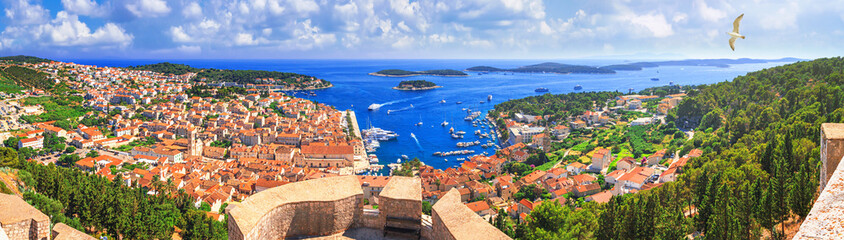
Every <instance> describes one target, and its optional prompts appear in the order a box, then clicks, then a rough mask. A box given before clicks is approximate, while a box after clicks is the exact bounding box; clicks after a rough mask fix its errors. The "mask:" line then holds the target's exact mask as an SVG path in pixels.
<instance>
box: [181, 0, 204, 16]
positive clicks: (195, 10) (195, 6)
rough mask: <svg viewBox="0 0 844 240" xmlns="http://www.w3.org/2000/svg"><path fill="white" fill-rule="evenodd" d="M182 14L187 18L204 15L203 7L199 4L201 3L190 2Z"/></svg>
mask: <svg viewBox="0 0 844 240" xmlns="http://www.w3.org/2000/svg"><path fill="white" fill-rule="evenodd" d="M182 15H184V16H185V18H199V17H202V7H200V6H199V3H196V2H190V3H188V4H187V6H185V8H184V9H182Z"/></svg>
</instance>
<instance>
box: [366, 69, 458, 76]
mask: <svg viewBox="0 0 844 240" xmlns="http://www.w3.org/2000/svg"><path fill="white" fill-rule="evenodd" d="M369 75H373V76H380V77H410V76H419V75H431V76H443V77H462V76H467V75H469V74H466V73H464V72H462V71H457V70H452V69H438V70H426V71H407V70H401V69H386V70H381V71H377V72H374V73H369Z"/></svg>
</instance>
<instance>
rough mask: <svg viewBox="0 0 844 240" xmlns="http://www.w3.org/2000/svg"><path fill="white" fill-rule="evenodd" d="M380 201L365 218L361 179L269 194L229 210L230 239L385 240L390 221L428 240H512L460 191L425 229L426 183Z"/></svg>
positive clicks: (405, 182)
mask: <svg viewBox="0 0 844 240" xmlns="http://www.w3.org/2000/svg"><path fill="white" fill-rule="evenodd" d="M379 198H380V199H381V202H380V205H379V210H377V211H366V212H364V211H363V190H362V189H361V186H360V182H359V181H358V180H357V178H356V177H355V176H345V177H332V178H323V179H316V180H309V181H304V182H297V183H291V184H287V185H284V186H280V187H276V188H272V189H268V190H265V191H263V192H260V193H258V194H255V195H252V196H251V197H249V198H247V199H246V200H245V201H243V202H242V203H240V204H232V205H229V207H228V208H227V209H226V212H227V214H228V223H227V224H228V228H229V239H232V240H241V239H262V240H263V239H283V238H289V237H304V236H324V237H321V238H316V239H384V238H385V237H386V236H384V235H381V233H383V229H384V226H385V225H387V224H388V223H387V222H386V219H387V217H388V216H389V217H390V219H392V220H393V221H390V223H389V224H393V225H391V226H392V227H402V228H409V229H420V230H421V234H422V236H421V237H422V239H437V240H439V239H509V238H508V237H507V235H504V233H502V232H501V231H498V229H496V228H495V227H493V226H492V225H489V223H487V222H486V221H484V220H483V219H481V217H479V216H478V215H477V214H475V213H474V212H472V210H469V208H467V207H466V206H465V205H463V204H462V203H461V202H460V194H459V193H458V192H457V190H456V189H453V190H452V191H450V192H449V193H448V194H446V195H445V196H444V197H443V199H441V200H440V201H439V202H438V203H437V204H436V205H434V217H433V218H431V217H429V216H426V218H425V219H424V221H425V224H424V225H423V224H422V222H423V219H422V184H421V180H420V179H418V178H406V177H393V178H392V179H391V180H390V182H389V183H387V185H386V186H385V187H384V189H383V190H382V191H381V194H380V197H379ZM397 225H400V226H397ZM387 238H388V239H392V237H387ZM414 239H415V237H414Z"/></svg>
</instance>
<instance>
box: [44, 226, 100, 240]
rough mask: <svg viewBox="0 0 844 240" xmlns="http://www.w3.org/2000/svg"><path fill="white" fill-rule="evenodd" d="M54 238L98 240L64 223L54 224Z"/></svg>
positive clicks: (60, 239)
mask: <svg viewBox="0 0 844 240" xmlns="http://www.w3.org/2000/svg"><path fill="white" fill-rule="evenodd" d="M52 236H53V240H97V239H96V238H94V237H91V236H88V234H85V233H83V232H80V231H79V230H76V229H74V228H72V227H70V226H68V225H65V224H64V223H57V224H56V225H54V226H53V234H52Z"/></svg>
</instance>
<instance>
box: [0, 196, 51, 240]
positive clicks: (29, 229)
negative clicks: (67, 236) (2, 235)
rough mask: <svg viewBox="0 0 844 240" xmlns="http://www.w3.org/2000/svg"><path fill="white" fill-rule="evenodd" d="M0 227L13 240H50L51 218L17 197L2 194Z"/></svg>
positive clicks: (0, 199)
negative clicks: (0, 226)
mask: <svg viewBox="0 0 844 240" xmlns="http://www.w3.org/2000/svg"><path fill="white" fill-rule="evenodd" d="M0 225H2V226H3V231H5V232H6V235H7V237H8V238H9V239H11V240H16V239H22V240H24V239H25V240H30V239H38V240H41V239H45V240H46V239H50V218H49V217H47V215H45V214H44V213H41V211H38V209H35V208H34V207H32V206H30V205H29V204H27V203H26V202H25V201H24V200H23V199H21V198H19V197H18V196H15V195H8V194H0Z"/></svg>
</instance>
